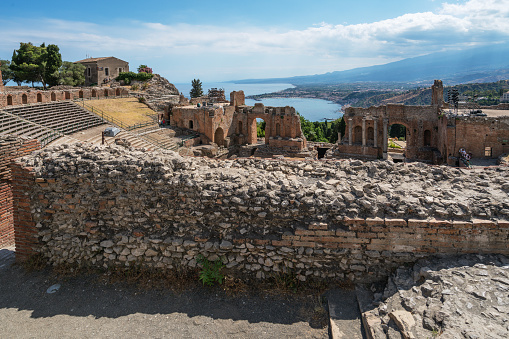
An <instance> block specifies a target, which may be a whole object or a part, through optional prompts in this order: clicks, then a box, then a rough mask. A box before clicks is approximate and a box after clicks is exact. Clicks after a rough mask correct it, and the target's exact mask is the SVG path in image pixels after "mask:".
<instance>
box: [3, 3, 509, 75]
mask: <svg viewBox="0 0 509 339" xmlns="http://www.w3.org/2000/svg"><path fill="white" fill-rule="evenodd" d="M508 38H509V0H462V1H458V0H448V1H440V0H420V1H413V0H412V1H409V0H406V1H400V0H396V1H389V0H388V1H380V0H376V1H375V0H357V1H340V0H335V1H328V0H327V1H319V0H315V1H309V0H308V1H300V0H293V1H287V0H279V1H278V0H273V1H266V0H262V1H247V2H244V1H227V0H222V1H201V0H200V1H178V2H177V1H166V2H161V1H150V0H149V1H143V2H139V1H136V2H134V1H132V2H130V1H123V2H115V1H85V2H78V3H73V2H68V1H30V0H29V1H24V2H23V8H22V9H20V2H19V1H13V0H2V15H1V17H0V59H10V58H11V56H12V51H13V50H14V49H16V48H18V47H19V42H21V41H22V42H28V41H30V42H32V43H34V44H40V43H42V42H46V44H50V43H54V44H57V45H58V46H59V47H60V50H61V53H62V57H63V59H64V60H69V61H76V60H80V59H84V58H85V57H86V56H87V55H90V56H92V57H99V56H116V57H118V58H121V59H124V60H126V61H128V62H129V63H130V67H131V68H132V69H135V68H136V67H137V66H138V65H139V64H141V63H143V64H148V65H149V66H150V67H152V68H153V69H154V71H155V72H157V73H160V74H161V75H163V76H165V77H167V78H168V79H169V80H170V81H172V82H175V83H179V82H189V81H190V80H191V79H193V78H200V79H202V81H207V82H211V81H225V80H232V79H245V78H269V77H286V76H295V75H308V74H318V73H325V72H330V71H338V70H345V69H351V68H355V67H363V66H371V65H376V64H384V63H387V62H391V61H396V60H400V59H403V58H408V57H414V56H419V55H424V54H429V53H433V52H437V51H444V50H457V49H462V48H468V47H472V46H480V45H483V44H494V43H504V42H507V41H508Z"/></svg>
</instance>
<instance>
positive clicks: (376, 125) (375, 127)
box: [373, 118, 378, 147]
mask: <svg viewBox="0 0 509 339" xmlns="http://www.w3.org/2000/svg"><path fill="white" fill-rule="evenodd" d="M373 124H374V129H373V133H374V136H373V137H374V143H375V144H374V145H373V146H374V147H378V120H377V118H375V120H374V121H373Z"/></svg>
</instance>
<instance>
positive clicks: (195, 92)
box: [189, 79, 203, 98]
mask: <svg viewBox="0 0 509 339" xmlns="http://www.w3.org/2000/svg"><path fill="white" fill-rule="evenodd" d="M191 85H192V86H193V88H192V89H191V91H190V92H189V95H190V96H191V98H198V97H201V96H202V95H203V88H202V87H201V86H202V83H201V81H200V79H193V81H191Z"/></svg>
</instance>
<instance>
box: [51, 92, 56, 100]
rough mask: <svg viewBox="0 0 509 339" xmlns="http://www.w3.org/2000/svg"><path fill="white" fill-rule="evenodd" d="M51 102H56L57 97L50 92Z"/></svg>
mask: <svg viewBox="0 0 509 339" xmlns="http://www.w3.org/2000/svg"><path fill="white" fill-rule="evenodd" d="M51 101H57V95H56V94H55V92H51Z"/></svg>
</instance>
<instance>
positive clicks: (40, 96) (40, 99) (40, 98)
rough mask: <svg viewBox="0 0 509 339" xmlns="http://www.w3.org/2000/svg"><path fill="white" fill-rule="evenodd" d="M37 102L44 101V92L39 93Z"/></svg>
mask: <svg viewBox="0 0 509 339" xmlns="http://www.w3.org/2000/svg"><path fill="white" fill-rule="evenodd" d="M37 102H42V94H41V93H37Z"/></svg>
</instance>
